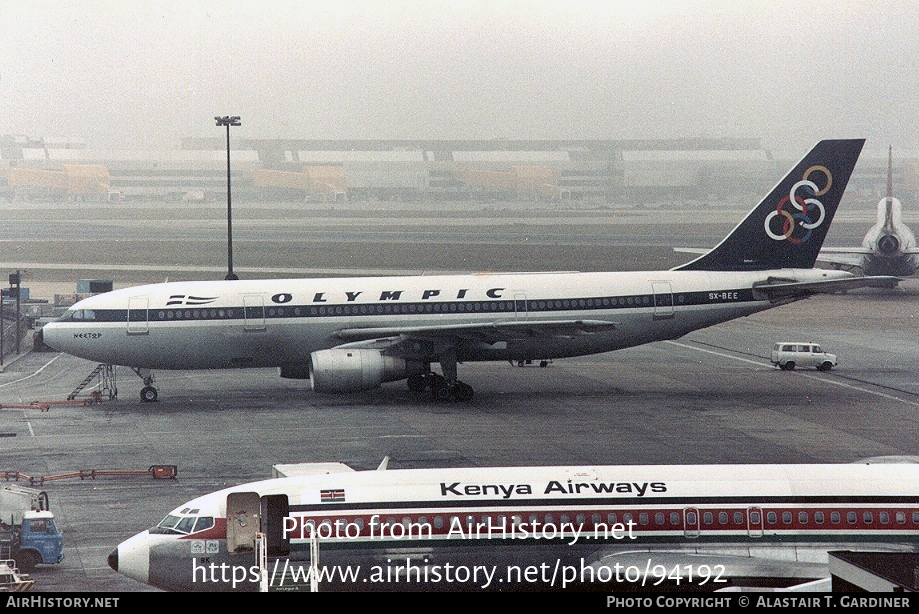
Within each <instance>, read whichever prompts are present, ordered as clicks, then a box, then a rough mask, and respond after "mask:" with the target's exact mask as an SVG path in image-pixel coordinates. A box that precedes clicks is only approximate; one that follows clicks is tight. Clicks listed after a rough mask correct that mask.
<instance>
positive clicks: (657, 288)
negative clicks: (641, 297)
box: [651, 281, 673, 320]
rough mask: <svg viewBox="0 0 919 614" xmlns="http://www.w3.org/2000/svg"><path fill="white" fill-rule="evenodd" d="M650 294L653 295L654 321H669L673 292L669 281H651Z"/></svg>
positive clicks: (671, 315) (671, 314) (671, 312)
mask: <svg viewBox="0 0 919 614" xmlns="http://www.w3.org/2000/svg"><path fill="white" fill-rule="evenodd" d="M651 292H652V294H654V319H655V320H670V319H672V318H673V290H672V289H671V287H670V282H669V281H652V282H651Z"/></svg>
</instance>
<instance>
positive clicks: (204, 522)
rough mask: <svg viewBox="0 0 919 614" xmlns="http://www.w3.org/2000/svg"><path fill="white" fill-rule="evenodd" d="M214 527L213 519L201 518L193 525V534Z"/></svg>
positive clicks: (208, 517)
mask: <svg viewBox="0 0 919 614" xmlns="http://www.w3.org/2000/svg"><path fill="white" fill-rule="evenodd" d="M212 526H214V519H213V518H212V517H211V516H202V517H201V518H199V519H198V522H196V523H195V529H194V531H192V532H193V533H197V532H199V531H203V530H205V529H210V528H211V527H212Z"/></svg>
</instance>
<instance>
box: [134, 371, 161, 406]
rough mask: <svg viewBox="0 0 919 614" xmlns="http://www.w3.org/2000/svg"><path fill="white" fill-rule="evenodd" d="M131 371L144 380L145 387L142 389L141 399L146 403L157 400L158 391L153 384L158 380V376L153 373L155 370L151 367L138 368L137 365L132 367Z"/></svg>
mask: <svg viewBox="0 0 919 614" xmlns="http://www.w3.org/2000/svg"><path fill="white" fill-rule="evenodd" d="M131 371H134V373H136V374H137V377H139V378H140V379H142V380H144V387H143V388H141V389H140V400H141V401H143V402H144V403H153V402H154V401H156V397H157V396H158V395H157V392H156V388H154V386H153V384H154V382H156V376H154V375H153V371H151V370H150V369H138V368H137V367H131Z"/></svg>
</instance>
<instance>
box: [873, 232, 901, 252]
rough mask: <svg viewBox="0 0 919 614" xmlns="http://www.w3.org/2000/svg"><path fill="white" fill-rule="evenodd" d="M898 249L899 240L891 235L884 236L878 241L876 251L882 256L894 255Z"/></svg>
mask: <svg viewBox="0 0 919 614" xmlns="http://www.w3.org/2000/svg"><path fill="white" fill-rule="evenodd" d="M899 249H900V240H899V239H898V238H897V237H895V236H893V235H884V236H883V237H881V238H880V239H879V240H878V250H879V251H880V252H881V253H882V254H888V255H889V254H896V253H897V251H898V250H899Z"/></svg>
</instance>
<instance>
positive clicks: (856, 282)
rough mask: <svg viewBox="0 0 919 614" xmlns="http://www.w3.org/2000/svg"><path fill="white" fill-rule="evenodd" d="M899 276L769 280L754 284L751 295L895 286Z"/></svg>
mask: <svg viewBox="0 0 919 614" xmlns="http://www.w3.org/2000/svg"><path fill="white" fill-rule="evenodd" d="M900 281H901V280H900V278H899V277H891V276H888V275H876V276H872V277H848V278H845V279H828V280H825V281H783V280H779V279H776V280H774V281H773V280H770V281H767V282H765V283H763V284H754V286H753V295H754V296H757V295H759V297H762V298H765V299H769V300H781V299H786V298H802V297H807V296H811V295H812V294H832V293H833V292H844V291H846V290H856V289H858V288H895V287H896V286H897V284H898V283H900Z"/></svg>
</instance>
